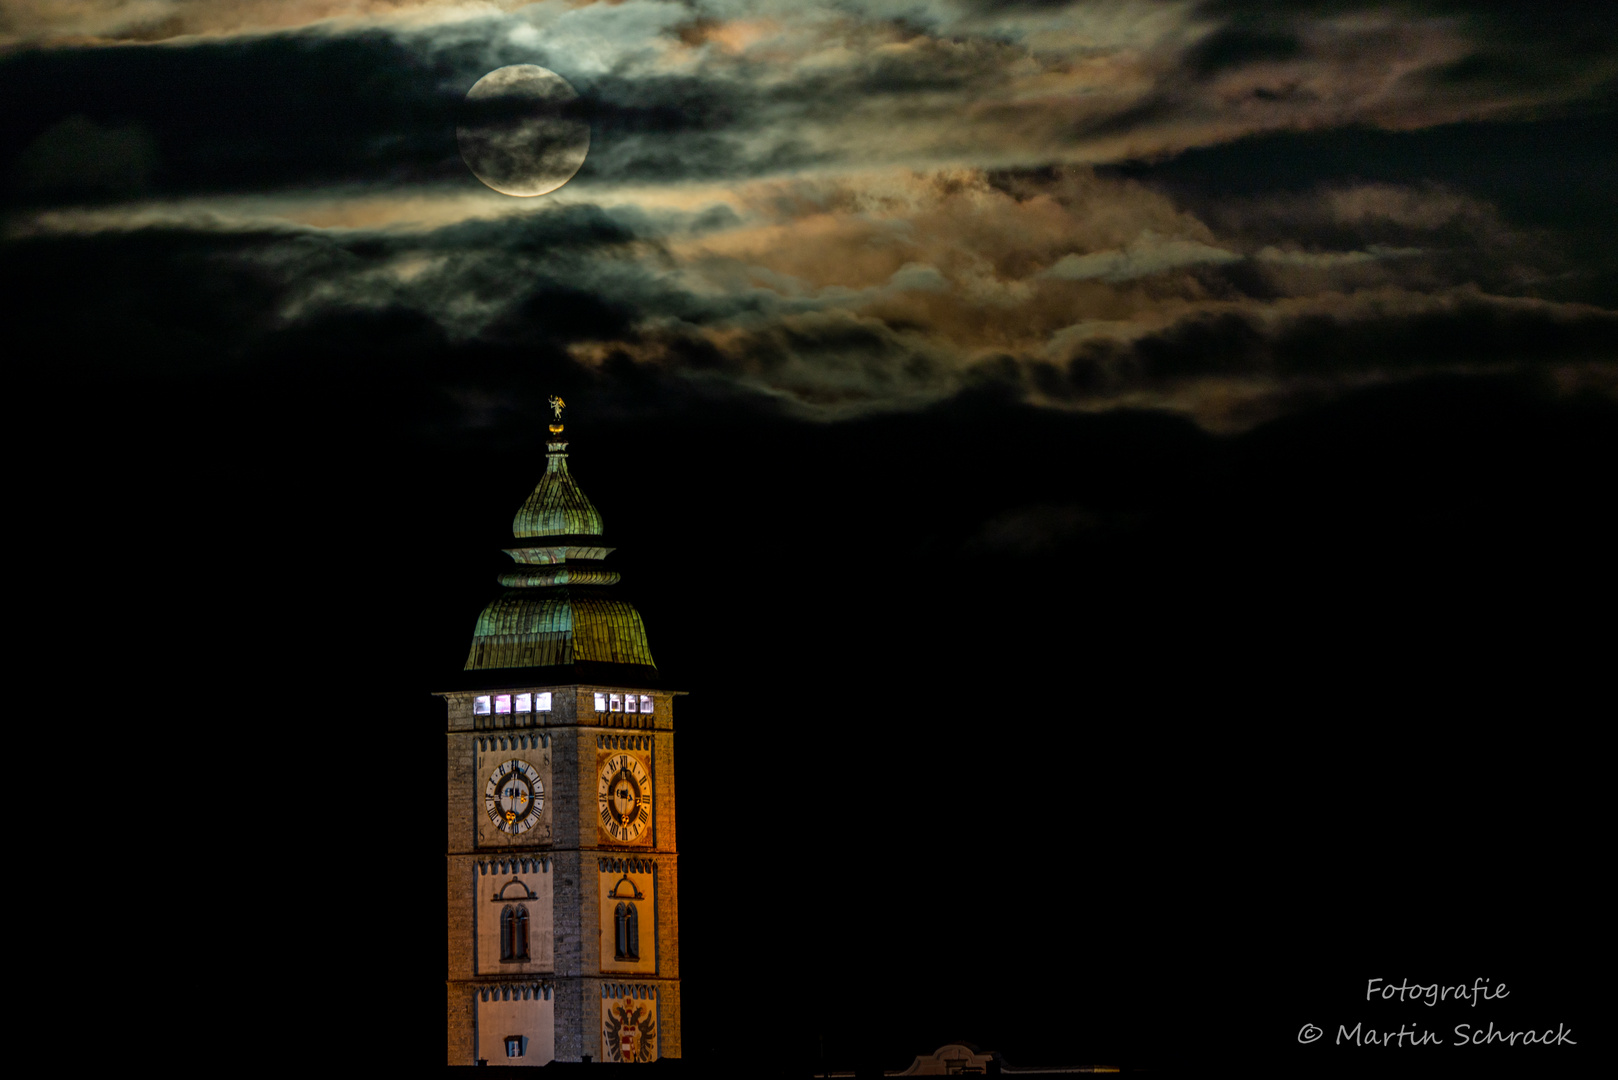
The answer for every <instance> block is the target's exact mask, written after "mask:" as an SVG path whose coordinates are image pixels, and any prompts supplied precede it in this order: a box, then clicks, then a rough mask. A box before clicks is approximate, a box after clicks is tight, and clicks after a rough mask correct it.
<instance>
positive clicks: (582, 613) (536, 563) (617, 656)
mask: <svg viewBox="0 0 1618 1080" xmlns="http://www.w3.org/2000/svg"><path fill="white" fill-rule="evenodd" d="M565 405H566V403H565V402H563V401H562V399H561V398H559V397H556V396H555V395H552V396H551V398H550V407H551V411H552V415H553V417H554V419H555V420H557V421H558V422H556V423H552V424H550V425H549V426H550V433H549V435H548V437H547V439H546V444H545V451H546V452H545V473H544V475H543V476H541V477H540V479H539V483H538V484H536V485H535V486H534V490H533V491H532V492H531V493H530V494H529V496H528V498H527V500H526V501H524V502H523V504H522V507H521V508H520V509H519V510H518V511H517V515H516V517H515V518H513V519H512V523H511V532H512V537H513V539H515V540H516V541H517V543H516V544H515V545H514V546H512V547H509V548H506V549H504V550H505V553H506V554H507V555H510V556H511V558H512V561H513V562H515V563H516V564H517V565H516V566H514V567H512V568H510V569H508V570H507V571H506V572H505V573H503V574H501V575H500V584H501V585H503V586H505V589H506V591H505V592H504V593H502V594H501V595H500V596H498V597H496V598H495V599H494V600H492V601H490V603H489V604H488V606H487V607H485V608H484V609H483V613H482V614H481V615H479V616H478V621H477V626H476V628H475V629H474V630H473V632H472V647H471V649H470V651H469V652H468V653H467V657H466V670H467V671H484V670H488V669H518V668H563V667H567V668H574V669H577V668H578V666H579V665H584V666H585V667H587V668H589V669H591V670H592V671H595V672H596V673H598V674H600V675H603V676H605V675H611V676H613V677H614V678H615V679H616V681H619V682H622V681H624V680H625V679H633V680H634V681H636V682H639V683H642V684H650V683H651V682H653V681H655V679H656V676H657V665H656V664H655V663H654V662H653V661H652V653H651V649H650V648H648V646H647V644H646V629H645V627H644V625H643V624H642V623H641V618H640V613H639V612H638V611H636V610H635V607H634V605H632V604H630V603H629V602H628V601H627V600H624V599H621V598H619V597H617V596H614V595H611V594H609V593H608V592H607V591H606V590H607V589H608V588H609V587H610V586H612V585H616V584H617V583H618V580H619V575H618V572H617V571H615V570H609V569H607V568H606V567H605V566H603V565H602V560H604V559H605V558H606V557H607V556H608V555H610V554H611V553H612V551H613V549H612V548H610V547H607V546H605V545H604V544H603V542H602V541H603V535H602V534H603V528H602V523H601V513H600V512H599V511H598V510H597V509H596V508H595V505H594V504H593V503H592V502H590V500H589V498H588V497H587V496H586V495H585V494H584V492H583V491H582V490H580V488H579V485H578V482H577V481H576V480H574V478H573V475H572V473H570V472H569V471H568V467H567V458H568V455H567V446H568V444H567V442H566V441H565V440H564V439H563V438H562V424H561V423H560V422H559V421H560V419H561V416H562V409H563V408H564V407H565ZM581 673H582V672H580V671H577V670H575V671H574V674H581ZM511 674H512V675H514V676H520V677H521V678H525V679H531V678H533V677H534V673H533V672H516V671H513V672H512V673H511ZM558 674H560V673H558Z"/></svg>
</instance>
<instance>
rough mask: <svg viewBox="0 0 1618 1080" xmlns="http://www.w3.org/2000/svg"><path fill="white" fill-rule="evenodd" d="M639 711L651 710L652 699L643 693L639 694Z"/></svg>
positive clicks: (647, 711) (646, 711)
mask: <svg viewBox="0 0 1618 1080" xmlns="http://www.w3.org/2000/svg"><path fill="white" fill-rule="evenodd" d="M640 711H641V712H643V713H649V712H651V711H652V699H651V698H649V697H647V696H646V695H645V694H642V695H641V696H640Z"/></svg>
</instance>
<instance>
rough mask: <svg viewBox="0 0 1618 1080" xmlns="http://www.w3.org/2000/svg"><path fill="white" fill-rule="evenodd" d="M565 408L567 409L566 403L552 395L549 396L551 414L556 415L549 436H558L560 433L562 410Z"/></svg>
mask: <svg viewBox="0 0 1618 1080" xmlns="http://www.w3.org/2000/svg"><path fill="white" fill-rule="evenodd" d="M565 408H567V402H565V401H563V400H562V399H561V398H559V397H557V396H556V395H555V394H552V395H551V412H553V413H555V414H556V423H554V424H552V425H551V434H552V435H560V434H561V433H562V410H563V409H565Z"/></svg>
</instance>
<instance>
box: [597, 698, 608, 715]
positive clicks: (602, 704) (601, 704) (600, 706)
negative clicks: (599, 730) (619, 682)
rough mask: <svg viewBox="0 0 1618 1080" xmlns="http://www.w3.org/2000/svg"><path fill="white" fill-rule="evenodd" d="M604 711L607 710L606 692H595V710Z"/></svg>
mask: <svg viewBox="0 0 1618 1080" xmlns="http://www.w3.org/2000/svg"><path fill="white" fill-rule="evenodd" d="M606 711H607V695H606V694H597V695H596V712H606Z"/></svg>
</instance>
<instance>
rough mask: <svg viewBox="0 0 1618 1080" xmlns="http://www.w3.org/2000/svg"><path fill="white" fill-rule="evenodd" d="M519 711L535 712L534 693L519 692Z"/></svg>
mask: <svg viewBox="0 0 1618 1080" xmlns="http://www.w3.org/2000/svg"><path fill="white" fill-rule="evenodd" d="M517 711H518V712H533V711H534V695H533V694H518V695H517Z"/></svg>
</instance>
